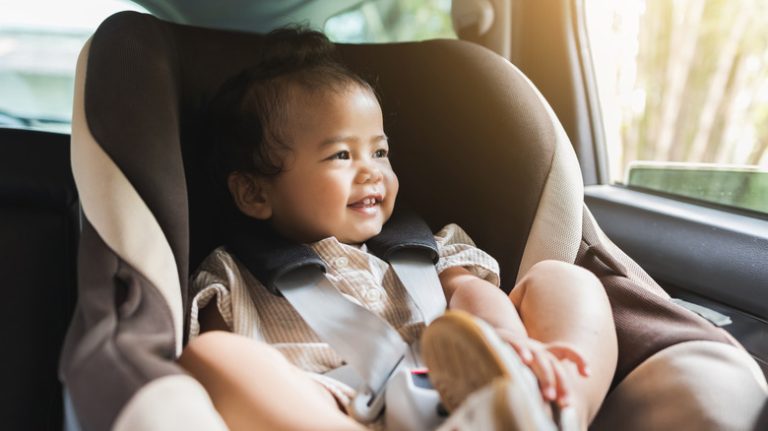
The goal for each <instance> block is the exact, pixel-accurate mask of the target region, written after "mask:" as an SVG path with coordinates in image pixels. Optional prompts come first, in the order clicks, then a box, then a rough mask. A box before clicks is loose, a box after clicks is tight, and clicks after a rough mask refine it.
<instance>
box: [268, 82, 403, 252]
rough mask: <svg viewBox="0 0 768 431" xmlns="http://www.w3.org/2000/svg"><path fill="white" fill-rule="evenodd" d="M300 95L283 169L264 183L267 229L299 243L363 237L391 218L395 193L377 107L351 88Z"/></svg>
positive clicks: (370, 98)
mask: <svg viewBox="0 0 768 431" xmlns="http://www.w3.org/2000/svg"><path fill="white" fill-rule="evenodd" d="M298 93H299V94H296V95H294V96H293V100H292V101H291V102H292V103H291V106H290V107H289V110H288V120H287V122H286V124H285V126H286V127H285V131H286V134H287V137H288V138H289V139H288V141H289V145H290V147H291V150H290V151H289V152H288V155H287V156H286V160H285V170H284V171H283V172H282V173H281V174H279V175H278V176H277V177H275V178H274V179H272V180H269V183H268V188H267V192H268V196H269V201H270V205H271V209H272V217H271V220H272V223H273V226H275V227H276V228H277V230H278V231H280V232H281V233H282V234H283V235H286V236H288V237H290V238H293V239H295V240H297V241H300V242H312V241H318V240H320V239H323V238H327V237H329V236H335V237H336V238H337V239H338V240H339V241H341V242H344V243H347V244H358V243H362V242H365V241H367V240H368V239H369V238H371V237H373V236H375V235H377V234H378V233H379V232H380V231H381V227H382V225H383V224H384V223H385V222H386V221H387V220H388V219H389V217H390V215H391V214H392V209H393V208H394V205H395V198H396V197H397V190H398V182H397V176H395V173H394V171H392V166H391V165H390V163H389V157H388V152H389V144H388V143H387V137H386V135H385V134H384V126H383V119H382V114H381V107H380V106H379V103H378V101H377V100H376V97H375V96H374V95H373V94H371V93H370V91H368V90H367V89H363V88H360V87H359V86H357V85H350V87H349V88H348V89H347V90H346V91H342V92H331V91H326V92H322V94H306V92H298Z"/></svg>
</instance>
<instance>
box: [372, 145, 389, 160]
mask: <svg viewBox="0 0 768 431" xmlns="http://www.w3.org/2000/svg"><path fill="white" fill-rule="evenodd" d="M388 155H389V151H387V150H385V149H383V148H382V149H379V150H376V152H375V153H373V157H376V158H378V159H383V158H385V157H387V156H388Z"/></svg>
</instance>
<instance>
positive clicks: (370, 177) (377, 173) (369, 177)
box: [357, 166, 383, 183]
mask: <svg viewBox="0 0 768 431" xmlns="http://www.w3.org/2000/svg"><path fill="white" fill-rule="evenodd" d="M382 176H383V175H382V173H381V169H379V168H377V167H375V166H366V167H363V168H362V169H360V172H359V173H358V175H357V181H358V182H360V183H372V182H378V181H381V178H382Z"/></svg>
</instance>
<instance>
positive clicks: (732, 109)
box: [586, 0, 768, 213]
mask: <svg viewBox="0 0 768 431" xmlns="http://www.w3.org/2000/svg"><path fill="white" fill-rule="evenodd" d="M586 7H587V10H586V22H587V30H588V34H589V37H590V41H589V42H590V47H591V51H592V56H593V61H594V65H595V73H596V77H597V85H598V91H599V94H600V102H601V107H602V116H603V123H604V125H605V129H606V130H605V131H606V141H607V152H608V158H609V164H610V173H611V179H612V181H613V182H618V183H623V184H626V185H629V186H634V187H642V188H647V189H651V190H656V191H660V192H664V193H672V194H677V195H682V196H686V197H689V198H695V199H701V200H706V201H709V202H715V203H718V204H723V205H729V206H733V207H738V208H743V209H748V210H752V211H758V212H761V213H768V3H766V2H764V1H761V0H729V1H716V0H676V1H669V0H622V1H612V0H592V1H590V2H587V3H586Z"/></svg>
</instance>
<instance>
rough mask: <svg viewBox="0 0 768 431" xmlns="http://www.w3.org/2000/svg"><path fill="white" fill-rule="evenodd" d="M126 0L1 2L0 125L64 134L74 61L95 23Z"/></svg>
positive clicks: (128, 7) (130, 6)
mask: <svg viewBox="0 0 768 431" xmlns="http://www.w3.org/2000/svg"><path fill="white" fill-rule="evenodd" d="M121 10H137V11H142V12H143V11H145V10H144V9H143V8H141V7H139V6H138V5H135V4H133V3H130V2H129V1H127V0H122V1H121V0H69V1H57V0H0V11H2V12H1V13H0V127H20V128H36V129H42V130H50V131H56V132H62V133H69V131H70V121H71V118H72V99H73V96H74V82H75V65H76V63H77V56H78V54H79V53H80V49H81V48H82V47H83V45H85V42H86V40H88V38H89V37H90V36H91V34H93V32H94V31H95V30H96V27H98V25H99V24H100V23H101V22H102V21H104V19H106V18H107V17H108V16H110V15H112V14H114V13H116V12H118V11H121Z"/></svg>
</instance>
